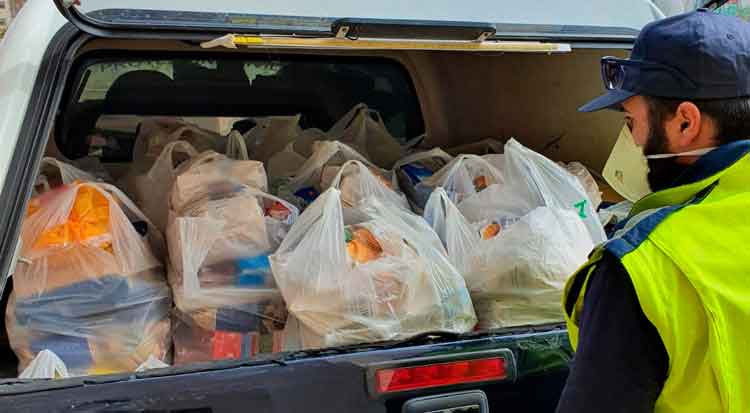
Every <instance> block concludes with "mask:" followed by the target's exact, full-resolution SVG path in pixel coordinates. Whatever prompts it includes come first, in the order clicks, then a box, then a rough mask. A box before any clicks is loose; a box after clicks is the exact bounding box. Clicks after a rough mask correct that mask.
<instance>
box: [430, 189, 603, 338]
mask: <svg viewBox="0 0 750 413" xmlns="http://www.w3.org/2000/svg"><path fill="white" fill-rule="evenodd" d="M425 219H426V220H427V222H429V223H430V225H432V227H433V229H434V230H435V232H436V233H437V234H438V235H439V236H440V238H441V239H442V241H443V243H444V245H445V249H446V251H447V254H448V259H449V260H450V261H451V263H453V265H455V266H456V268H457V269H458V271H459V272H460V273H461V274H462V275H463V276H464V278H465V279H466V284H467V286H468V288H469V292H470V293H471V297H472V300H473V302H474V306H475V309H476V313H477V317H478V318H479V327H480V328H482V329H490V328H501V327H509V326H518V325H525V324H542V323H549V322H558V321H561V320H562V309H561V308H560V295H561V294H562V289H563V286H564V284H565V280H567V278H568V277H569V276H570V274H572V273H573V272H574V271H575V270H576V269H577V268H578V267H579V266H580V265H582V264H583V263H584V262H586V258H587V255H588V253H589V252H590V251H591V250H592V249H593V247H594V244H593V242H592V240H591V237H590V235H589V233H588V231H587V229H586V225H585V224H584V223H583V222H582V221H581V220H580V219H579V218H578V217H577V215H576V214H575V212H574V211H572V210H566V209H561V208H552V207H537V208H535V209H532V210H531V211H530V212H529V213H528V214H525V215H523V216H521V217H516V218H512V217H501V218H496V219H494V220H490V221H485V222H481V223H474V224H472V223H469V221H468V220H467V219H466V218H465V217H464V216H463V214H462V213H461V211H460V210H459V209H458V207H456V205H454V204H453V202H452V201H451V199H450V196H449V195H448V194H447V193H446V191H445V190H443V189H442V188H437V189H436V190H435V191H434V192H433V193H432V195H431V196H430V199H429V201H428V202H427V205H426V206H425Z"/></svg>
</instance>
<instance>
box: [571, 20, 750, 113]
mask: <svg viewBox="0 0 750 413" xmlns="http://www.w3.org/2000/svg"><path fill="white" fill-rule="evenodd" d="M601 69H602V79H603V80H604V86H605V87H606V88H607V93H606V94H604V95H602V96H599V97H598V98H596V99H594V100H592V101H591V102H589V103H587V104H585V105H583V106H581V107H580V108H579V109H578V110H579V111H581V112H594V111H597V110H601V109H619V108H620V104H621V103H622V102H623V101H625V100H626V99H628V98H630V97H631V96H635V95H646V96H656V97H663V98H676V99H687V100H690V99H696V100H698V99H727V98H736V97H743V96H750V23H747V22H745V21H743V20H741V19H739V18H737V17H732V16H725V15H720V14H716V13H713V12H711V11H710V10H706V9H699V10H696V11H693V12H690V13H685V14H680V15H677V16H673V17H668V18H666V19H661V20H658V21H655V22H652V23H649V24H647V25H646V26H645V27H644V28H643V29H642V30H641V32H640V34H639V35H638V38H637V39H636V41H635V45H634V46H633V52H632V53H631V55H630V58H629V59H618V58H615V57H604V58H602V61H601Z"/></svg>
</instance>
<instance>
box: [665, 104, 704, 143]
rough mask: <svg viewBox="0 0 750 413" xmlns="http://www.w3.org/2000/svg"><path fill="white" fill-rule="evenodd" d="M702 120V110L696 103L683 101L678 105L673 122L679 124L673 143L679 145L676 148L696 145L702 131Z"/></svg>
mask: <svg viewBox="0 0 750 413" xmlns="http://www.w3.org/2000/svg"><path fill="white" fill-rule="evenodd" d="M702 120H703V119H702V116H701V111H700V109H698V106H696V105H695V103H693V102H682V103H680V105H679V106H677V111H676V112H675V117H674V119H672V123H673V124H675V126H677V128H676V129H677V131H676V132H677V134H676V136H675V138H676V139H674V141H673V142H672V144H673V145H675V146H679V147H678V148H674V149H676V150H682V149H683V148H690V147H692V146H694V145H695V143H696V141H697V140H698V137H699V136H700V133H701V127H702Z"/></svg>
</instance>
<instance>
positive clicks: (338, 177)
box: [331, 160, 371, 189]
mask: <svg viewBox="0 0 750 413" xmlns="http://www.w3.org/2000/svg"><path fill="white" fill-rule="evenodd" d="M349 165H354V166H356V167H357V169H359V170H360V171H363V170H365V169H367V166H365V164H363V163H362V162H360V161H357V160H351V161H346V162H344V163H343V165H341V167H340V168H339V171H338V172H337V173H336V176H335V177H334V178H333V180H332V181H331V187H332V188H336V189H341V188H340V186H341V180H342V178H343V177H344V171H345V170H346V168H347V167H348V166H349ZM367 172H369V173H371V172H370V171H369V170H368V171H367Z"/></svg>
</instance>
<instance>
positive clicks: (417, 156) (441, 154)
mask: <svg viewBox="0 0 750 413" xmlns="http://www.w3.org/2000/svg"><path fill="white" fill-rule="evenodd" d="M430 158H439V159H442V160H444V161H446V163H448V162H450V161H452V160H453V156H451V155H450V154H448V153H447V152H445V151H444V150H442V149H440V148H434V149H431V150H429V151H424V152H417V153H413V154H411V155H409V156H407V157H404V158H401V159H399V160H398V161H396V163H395V164H393V170H394V171H397V170H398V169H399V168H401V167H402V166H404V165H406V164H410V163H412V162H417V161H421V160H422V159H430ZM392 182H393V187H394V188H398V176H396V174H393V178H392Z"/></svg>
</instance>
